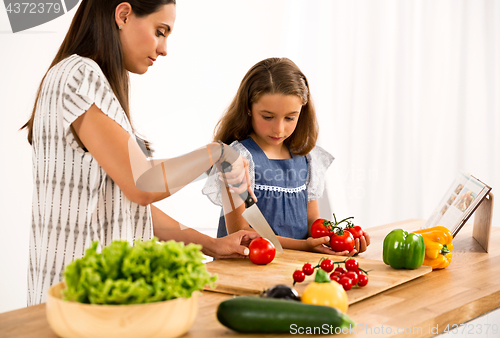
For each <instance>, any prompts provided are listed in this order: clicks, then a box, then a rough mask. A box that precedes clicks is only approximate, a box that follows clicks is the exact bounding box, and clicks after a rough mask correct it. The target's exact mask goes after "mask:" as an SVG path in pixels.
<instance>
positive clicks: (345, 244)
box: [330, 229, 354, 252]
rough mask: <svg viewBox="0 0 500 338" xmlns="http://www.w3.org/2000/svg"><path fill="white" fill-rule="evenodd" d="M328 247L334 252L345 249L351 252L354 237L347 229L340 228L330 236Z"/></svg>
mask: <svg viewBox="0 0 500 338" xmlns="http://www.w3.org/2000/svg"><path fill="white" fill-rule="evenodd" d="M330 247H331V248H332V250H333V251H336V252H340V251H345V250H347V251H349V252H351V251H352V249H354V237H352V234H351V233H350V232H349V231H344V230H342V229H340V230H338V231H337V232H336V233H333V234H332V236H331V237H330Z"/></svg>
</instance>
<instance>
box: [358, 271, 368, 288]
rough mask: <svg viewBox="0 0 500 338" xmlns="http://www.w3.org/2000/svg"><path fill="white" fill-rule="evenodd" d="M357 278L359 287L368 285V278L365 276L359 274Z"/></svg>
mask: <svg viewBox="0 0 500 338" xmlns="http://www.w3.org/2000/svg"><path fill="white" fill-rule="evenodd" d="M358 278H359V281H358V285H359V286H366V284H368V276H367V275H363V274H359V275H358Z"/></svg>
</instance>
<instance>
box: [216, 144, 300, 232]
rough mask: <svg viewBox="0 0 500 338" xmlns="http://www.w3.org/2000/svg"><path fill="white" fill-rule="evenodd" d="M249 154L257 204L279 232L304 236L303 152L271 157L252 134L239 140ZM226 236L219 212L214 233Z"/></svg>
mask: <svg viewBox="0 0 500 338" xmlns="http://www.w3.org/2000/svg"><path fill="white" fill-rule="evenodd" d="M241 144H242V145H243V146H244V147H245V148H247V149H248V151H249V152H250V153H251V154H252V158H253V161H254V165H255V188H254V193H255V196H256V197H257V206H258V207H259V209H260V211H261V212H262V214H263V215H264V217H265V218H266V220H267V222H268V223H269V225H270V226H271V228H273V230H274V232H275V233H276V235H278V236H283V237H288V238H295V239H305V238H307V234H308V231H307V230H308V229H307V187H306V180H307V172H308V163H307V159H306V157H305V156H295V155H292V158H290V159H283V160H270V159H268V158H267V156H266V154H265V153H264V151H262V149H260V147H259V146H258V145H257V143H255V141H254V140H253V139H252V138H250V137H249V138H247V139H245V140H243V141H241ZM224 236H227V229H226V222H225V219H224V215H223V214H221V217H220V219H219V227H218V229H217V237H219V238H220V237H224Z"/></svg>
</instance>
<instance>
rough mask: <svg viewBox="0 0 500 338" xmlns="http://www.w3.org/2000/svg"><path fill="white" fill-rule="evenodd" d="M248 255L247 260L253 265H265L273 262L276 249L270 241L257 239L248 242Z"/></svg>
mask: <svg viewBox="0 0 500 338" xmlns="http://www.w3.org/2000/svg"><path fill="white" fill-rule="evenodd" d="M248 249H249V250H250V253H249V254H248V258H250V261H251V262H252V263H254V264H259V265H266V264H269V263H271V262H272V261H273V259H274V256H275V255H276V248H275V247H274V245H273V243H271V241H270V240H268V239H266V238H263V237H258V238H256V239H254V240H253V241H251V242H250V245H249V246H248Z"/></svg>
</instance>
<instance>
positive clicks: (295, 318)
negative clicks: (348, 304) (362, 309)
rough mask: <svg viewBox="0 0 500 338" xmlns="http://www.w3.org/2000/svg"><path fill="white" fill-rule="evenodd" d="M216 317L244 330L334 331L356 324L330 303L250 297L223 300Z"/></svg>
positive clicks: (233, 328)
mask: <svg viewBox="0 0 500 338" xmlns="http://www.w3.org/2000/svg"><path fill="white" fill-rule="evenodd" d="M217 319H218V320H219V322H220V323H221V324H222V325H224V326H226V327H228V328H230V329H232V330H234V331H237V332H242V333H285V332H286V333H293V332H292V331H293V330H294V329H295V330H297V329H299V328H302V330H304V329H305V328H314V327H316V328H319V330H321V329H322V328H325V329H326V328H328V329H326V330H330V333H335V332H334V330H335V328H340V329H342V328H350V327H351V328H354V327H355V325H356V324H355V323H354V321H352V320H351V319H350V318H349V317H348V316H347V315H346V314H344V313H342V312H340V311H339V310H337V309H336V308H333V307H330V306H319V305H311V304H305V303H301V302H297V301H290V300H284V299H274V298H261V297H251V296H240V297H235V298H231V299H227V300H224V301H222V302H221V303H220V304H219V307H218V308H217ZM299 330H300V329H299ZM337 331H338V329H337ZM336 333H339V332H336Z"/></svg>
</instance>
